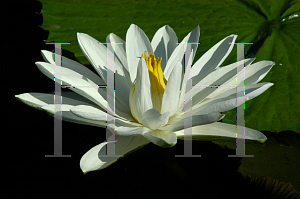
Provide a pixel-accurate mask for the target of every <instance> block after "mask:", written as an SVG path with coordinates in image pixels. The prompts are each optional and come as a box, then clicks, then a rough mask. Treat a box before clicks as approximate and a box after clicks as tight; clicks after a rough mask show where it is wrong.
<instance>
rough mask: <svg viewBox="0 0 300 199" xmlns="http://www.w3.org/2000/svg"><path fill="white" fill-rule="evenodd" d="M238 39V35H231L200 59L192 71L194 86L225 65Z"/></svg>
mask: <svg viewBox="0 0 300 199" xmlns="http://www.w3.org/2000/svg"><path fill="white" fill-rule="evenodd" d="M236 37H237V35H230V36H228V37H226V38H224V39H222V40H221V41H219V42H218V43H217V44H216V45H214V46H213V47H212V48H211V49H209V50H208V51H207V52H206V53H205V54H204V55H203V56H202V57H201V58H200V59H198V61H197V62H196V63H195V64H194V65H193V67H192V71H191V72H192V73H191V77H192V78H193V84H197V83H198V82H199V81H200V80H202V79H203V78H204V77H206V76H207V75H208V74H209V73H211V72H212V71H214V70H215V69H216V68H218V67H219V66H220V65H221V64H222V63H223V61H224V60H225V59H226V58H227V56H228V55H229V53H230V52H231V50H232V48H233V47H234V42H235V40H236Z"/></svg>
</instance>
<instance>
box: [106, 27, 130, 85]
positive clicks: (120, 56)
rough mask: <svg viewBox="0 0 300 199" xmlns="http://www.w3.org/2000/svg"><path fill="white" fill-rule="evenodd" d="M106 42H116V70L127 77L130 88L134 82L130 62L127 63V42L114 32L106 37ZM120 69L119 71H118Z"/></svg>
mask: <svg viewBox="0 0 300 199" xmlns="http://www.w3.org/2000/svg"><path fill="white" fill-rule="evenodd" d="M106 43H116V44H115V45H114V46H113V47H114V50H115V55H116V57H115V59H117V61H116V62H115V66H117V68H116V70H117V72H118V74H120V75H121V76H123V77H125V79H126V82H127V84H128V85H129V88H131V86H132V82H131V79H130V75H129V69H128V63H127V56H126V43H125V41H124V40H123V39H121V38H120V37H118V36H117V35H115V34H114V33H110V34H109V35H108V36H107V37H106ZM118 70H119V71H118Z"/></svg>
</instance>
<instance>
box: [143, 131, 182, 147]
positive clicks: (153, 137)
mask: <svg viewBox="0 0 300 199" xmlns="http://www.w3.org/2000/svg"><path fill="white" fill-rule="evenodd" d="M144 137H146V138H147V139H148V140H150V141H151V142H152V143H153V144H155V145H157V146H160V147H163V148H168V147H172V146H174V145H176V143H177V136H176V134H175V133H174V132H170V131H163V130H159V129H157V130H151V131H149V132H146V133H144Z"/></svg>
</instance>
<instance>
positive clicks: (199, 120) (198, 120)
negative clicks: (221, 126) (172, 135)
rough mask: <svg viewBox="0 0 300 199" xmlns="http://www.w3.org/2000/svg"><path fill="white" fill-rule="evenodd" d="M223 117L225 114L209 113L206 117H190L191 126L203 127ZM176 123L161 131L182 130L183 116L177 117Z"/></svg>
mask: <svg viewBox="0 0 300 199" xmlns="http://www.w3.org/2000/svg"><path fill="white" fill-rule="evenodd" d="M224 117H225V114H220V113H211V114H207V115H192V126H198V125H205V124H210V123H214V122H217V121H219V120H221V119H223V118H224ZM177 120H179V121H177V122H175V123H172V124H170V125H167V126H165V127H163V128H161V130H165V131H173V132H175V131H179V130H182V129H184V120H185V118H184V114H183V115H181V117H179V118H178V119H177Z"/></svg>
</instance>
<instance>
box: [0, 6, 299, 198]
mask: <svg viewBox="0 0 300 199" xmlns="http://www.w3.org/2000/svg"><path fill="white" fill-rule="evenodd" d="M7 7H8V10H10V11H9V12H8V14H7V16H6V17H5V20H6V22H8V23H7V27H8V28H7V29H6V31H5V37H4V38H5V39H4V41H3V42H4V46H6V47H7V48H5V50H4V53H2V55H4V57H3V58H2V60H4V61H2V64H1V66H2V69H4V70H2V73H3V75H2V79H3V78H4V81H3V84H4V86H3V87H2V88H4V91H2V97H1V101H2V106H3V107H4V108H3V107H2V109H1V110H2V113H4V115H5V116H4V117H3V118H4V121H3V122H2V126H3V128H2V129H3V130H2V133H1V134H2V139H1V140H2V144H1V146H2V149H1V150H2V153H1V154H2V156H1V165H2V174H4V175H2V177H1V179H2V181H3V182H2V184H4V186H3V185H2V186H1V189H0V191H1V192H0V193H1V195H2V194H3V197H1V198H77V197H78V198H79V197H84V198H88V197H95V198H125V197H132V198H163V197H164V198H166V197H167V198H171V197H172V198H179V197H184V198H201V197H202V198H225V197H227V196H232V197H237V198H277V197H278V198H284V197H280V194H281V195H288V193H291V192H292V189H288V188H287V187H285V188H282V187H284V186H283V185H281V184H278V182H276V181H275V180H274V179H273V180H270V179H262V180H261V181H260V182H261V183H260V184H259V183H254V182H253V180H252V181H251V182H250V177H248V178H247V177H246V176H244V175H242V174H240V173H239V172H238V168H239V166H240V164H241V158H228V154H235V151H234V150H230V149H228V148H223V147H220V146H219V145H216V144H214V143H212V142H197V144H194V145H193V154H201V155H202V157H201V158H174V155H179V154H183V141H180V140H178V143H177V145H176V146H175V147H173V148H170V149H161V148H159V147H157V146H154V145H153V144H149V145H147V146H145V147H144V148H142V149H140V150H138V151H136V152H134V153H132V154H131V155H129V156H128V157H126V158H124V159H120V160H119V161H117V162H116V163H114V164H112V165H111V166H109V167H108V168H106V169H104V170H101V171H95V172H90V173H88V174H86V175H84V174H83V173H82V171H81V169H80V166H79V162H80V158H81V157H82V155H83V154H84V153H86V152H87V151H88V150H89V149H90V148H92V147H93V146H95V145H97V144H99V143H100V142H103V141H104V140H105V129H101V128H96V127H92V126H85V125H79V124H75V123H69V122H63V123H62V127H63V154H64V155H71V157H69V158H68V157H64V158H53V157H47V158H46V157H45V155H51V154H53V150H54V147H53V143H54V139H53V136H54V118H53V117H51V116H49V115H47V114H45V112H43V111H39V110H37V109H34V108H32V107H29V106H27V105H24V104H23V103H21V102H19V101H18V100H16V98H15V96H14V95H17V94H21V93H28V92H40V93H51V92H54V81H52V80H50V79H49V78H47V77H45V76H44V75H43V74H42V73H41V72H40V71H39V69H38V68H37V67H36V66H35V64H34V63H35V62H36V61H44V60H43V59H42V57H41V54H40V50H41V49H45V50H53V45H46V44H45V42H44V40H47V38H48V35H49V32H48V31H47V30H44V29H42V28H41V27H40V26H41V25H42V22H43V16H42V14H41V8H42V4H41V3H40V2H39V1H34V0H27V1H12V2H10V4H9V5H8V6H7ZM63 55H65V56H66V55H69V57H72V53H71V52H68V51H65V50H63ZM73 58H75V57H74V56H73ZM256 182H257V181H256ZM268 184H269V185H270V184H271V185H274V186H273V188H266V187H268V186H266V185H268ZM275 185H276V186H279V187H281V188H282V190H281V191H277V192H276V191H274V190H275V188H276V186H275ZM274 187H275V188H274ZM276 194H277V196H276ZM291 195H293V196H294V198H297V196H299V195H297V194H296V192H295V191H294V192H293V194H291Z"/></svg>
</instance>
